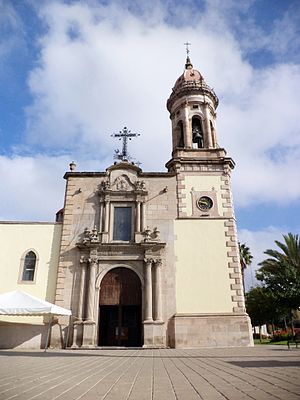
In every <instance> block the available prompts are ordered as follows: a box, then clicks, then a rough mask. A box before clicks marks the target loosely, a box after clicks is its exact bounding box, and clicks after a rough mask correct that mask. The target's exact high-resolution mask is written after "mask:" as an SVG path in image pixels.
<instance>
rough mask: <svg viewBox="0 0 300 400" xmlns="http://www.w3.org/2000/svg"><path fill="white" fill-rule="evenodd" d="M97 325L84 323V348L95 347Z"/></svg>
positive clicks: (88, 322)
mask: <svg viewBox="0 0 300 400" xmlns="http://www.w3.org/2000/svg"><path fill="white" fill-rule="evenodd" d="M95 332H96V323H95V322H93V321H84V323H83V336H82V347H86V348H87V347H95V346H96V343H95Z"/></svg>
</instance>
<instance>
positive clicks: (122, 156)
mask: <svg viewBox="0 0 300 400" xmlns="http://www.w3.org/2000/svg"><path fill="white" fill-rule="evenodd" d="M110 136H112V137H116V138H119V140H123V146H122V152H121V153H120V150H119V149H117V150H115V158H116V159H117V160H121V161H128V160H130V159H131V157H130V155H129V153H128V139H129V140H131V138H133V137H137V136H140V134H139V133H131V131H130V130H129V129H127V128H126V126H125V127H124V128H123V130H122V131H119V133H113V134H112V135H110Z"/></svg>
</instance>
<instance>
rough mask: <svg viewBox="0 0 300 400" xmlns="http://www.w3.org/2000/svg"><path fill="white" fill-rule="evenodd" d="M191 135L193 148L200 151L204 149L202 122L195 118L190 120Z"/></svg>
mask: <svg viewBox="0 0 300 400" xmlns="http://www.w3.org/2000/svg"><path fill="white" fill-rule="evenodd" d="M192 135H193V140H192V142H193V148H194V149H202V148H203V147H204V140H203V129H202V122H201V119H200V118H199V117H197V116H194V117H193V118H192Z"/></svg>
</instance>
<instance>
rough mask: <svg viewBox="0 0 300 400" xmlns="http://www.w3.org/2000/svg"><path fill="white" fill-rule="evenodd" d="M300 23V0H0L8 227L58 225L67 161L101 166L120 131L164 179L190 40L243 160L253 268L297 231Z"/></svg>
mask: <svg viewBox="0 0 300 400" xmlns="http://www.w3.org/2000/svg"><path fill="white" fill-rule="evenodd" d="M299 20H300V2H299V0H291V1H289V0H284V1H283V0H256V1H255V0H249V1H246V0H245V1H233V0H226V1H224V0H223V1H222V0H210V1H202V0H201V1H200V0H199V1H192V0H189V1H153V2H151V3H150V2H146V1H122V2H121V1H111V2H109V1H102V2H101V1H96V0H94V1H82V2H80V1H39V2H36V1H32V0H27V1H26V0H25V1H22V2H21V1H18V0H0V169H1V176H2V185H1V186H2V190H1V194H0V210H1V211H0V219H1V220H53V216H54V214H55V212H56V210H58V209H59V208H61V206H62V204H63V192H64V180H63V179H62V176H63V174H64V172H65V171H66V170H67V169H68V164H69V162H70V161H72V160H73V159H74V160H75V161H76V163H77V165H78V170H81V171H82V170H103V169H105V168H106V167H107V166H108V165H110V164H111V162H112V155H113V150H114V148H115V147H116V146H117V143H114V140H113V139H112V138H111V137H110V134H111V133H113V132H117V131H119V130H120V129H121V128H122V127H123V126H125V125H127V126H129V128H130V129H132V130H134V131H138V132H140V133H141V136H140V137H139V138H138V139H136V140H135V141H134V143H133V142H131V144H130V146H131V153H132V154H133V155H134V156H135V157H136V159H138V160H139V161H141V162H142V165H141V166H142V168H143V169H144V170H164V164H165V162H166V161H168V159H169V157H170V150H171V127H170V122H169V118H168V112H167V110H166V107H165V103H166V100H167V98H168V96H169V94H170V93H171V88H172V86H173V85H174V82H175V80H176V79H177V77H178V76H179V75H180V74H181V73H182V69H183V65H184V58H185V49H184V46H183V43H184V42H186V41H187V40H188V41H190V42H191V43H192V46H191V58H192V61H193V63H194V67H195V68H197V69H199V70H200V71H201V73H202V74H203V75H204V77H205V79H206V81H207V82H208V83H209V84H210V85H211V86H212V87H214V89H215V91H216V93H217V94H218V96H219V99H220V105H219V108H218V141H219V144H220V145H221V146H224V147H225V148H226V149H227V151H228V154H229V155H230V156H231V157H233V159H234V160H235V161H236V163H237V166H236V170H235V171H234V172H233V194H234V200H235V209H236V215H237V220H238V228H239V234H240V240H241V241H242V242H243V241H246V242H247V244H248V245H249V246H250V247H251V249H252V252H253V253H254V255H255V260H254V268H255V265H256V263H257V262H259V261H261V260H262V258H263V255H262V252H263V250H264V249H266V248H267V247H272V246H273V242H274V240H275V239H280V237H281V235H282V233H286V232H289V231H291V232H293V233H298V232H299V226H300V223H299V214H300V184H299V182H300V179H299V175H300V174H299V170H300V132H299V130H300V127H299V103H300V101H299V92H300V51H299V49H300V28H299ZM145 148H147V149H155V150H153V151H147V152H145ZM249 274H250V272H249ZM247 279H248V281H249V282H250V280H251V277H250V275H249V276H248V278H247ZM250 283H251V282H250ZM250 283H249V284H250Z"/></svg>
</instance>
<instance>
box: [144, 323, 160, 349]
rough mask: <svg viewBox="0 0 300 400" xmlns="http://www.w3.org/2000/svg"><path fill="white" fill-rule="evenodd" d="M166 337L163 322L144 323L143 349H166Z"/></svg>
mask: <svg viewBox="0 0 300 400" xmlns="http://www.w3.org/2000/svg"><path fill="white" fill-rule="evenodd" d="M165 347H166V336H165V328H164V322H163V321H153V322H152V321H151V322H150V321H145V322H144V345H143V348H152V349H153V348H165Z"/></svg>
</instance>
